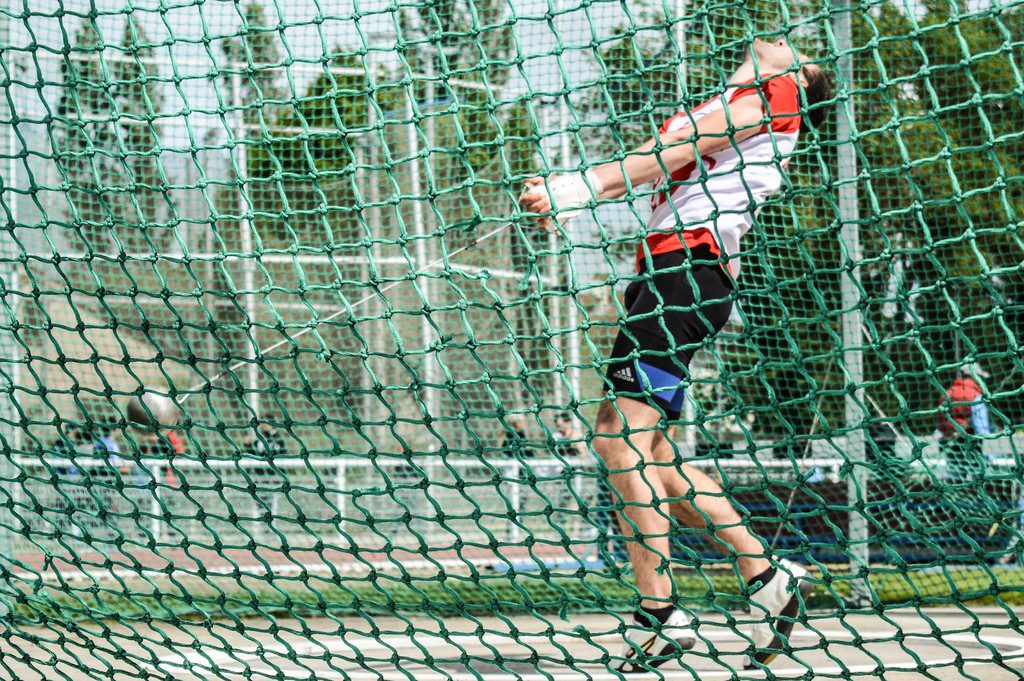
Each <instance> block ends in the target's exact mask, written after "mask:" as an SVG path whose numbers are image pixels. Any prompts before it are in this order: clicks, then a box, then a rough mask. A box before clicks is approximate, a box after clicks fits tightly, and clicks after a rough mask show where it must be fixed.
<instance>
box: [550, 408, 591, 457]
mask: <svg viewBox="0 0 1024 681" xmlns="http://www.w3.org/2000/svg"><path fill="white" fill-rule="evenodd" d="M552 436H553V437H554V440H555V447H554V451H555V454H556V455H557V456H559V457H561V458H563V459H571V458H574V457H577V456H586V455H587V443H586V442H584V441H583V436H581V435H580V432H579V431H578V430H577V429H576V428H575V427H573V424H572V414H570V413H569V412H566V411H563V412H562V413H560V414H559V415H558V416H557V417H555V432H554V433H552Z"/></svg>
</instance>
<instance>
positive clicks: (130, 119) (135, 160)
mask: <svg viewBox="0 0 1024 681" xmlns="http://www.w3.org/2000/svg"><path fill="white" fill-rule="evenodd" d="M123 42H124V45H125V50H126V52H127V54H126V55H125V56H123V57H120V58H119V59H118V61H117V62H115V68H114V74H115V82H116V83H117V84H118V90H117V94H116V98H115V101H116V102H117V105H118V110H119V111H118V124H119V126H118V127H119V133H120V139H121V142H122V144H123V147H124V152H125V153H124V159H123V171H124V173H125V177H126V178H127V181H128V186H127V189H128V195H127V197H126V200H125V201H124V202H123V203H124V204H125V206H124V208H125V211H124V212H125V215H124V220H125V223H126V224H125V227H126V229H124V230H123V231H122V232H121V234H120V238H121V239H122V240H123V242H124V243H126V244H130V245H132V246H133V247H135V248H137V249H142V250H146V251H149V250H152V251H155V252H156V253H162V252H164V251H165V250H166V249H167V248H168V246H169V245H170V243H171V241H172V239H173V233H172V230H173V227H168V226H166V225H165V224H163V221H164V219H165V215H166V213H165V204H166V202H167V184H166V182H165V179H164V178H163V169H162V167H161V164H160V140H161V124H160V120H159V119H158V118H157V116H156V114H157V112H162V111H163V102H164V96H163V93H162V92H161V91H160V88H159V83H160V82H161V81H160V77H159V76H160V74H159V68H158V66H157V61H156V59H155V51H154V50H153V48H152V47H150V46H149V44H148V41H147V39H146V34H145V32H144V31H143V28H142V25H141V24H140V23H139V21H138V19H137V18H136V17H134V16H133V17H132V18H130V19H129V20H128V21H127V23H126V24H125V30H124V41H123Z"/></svg>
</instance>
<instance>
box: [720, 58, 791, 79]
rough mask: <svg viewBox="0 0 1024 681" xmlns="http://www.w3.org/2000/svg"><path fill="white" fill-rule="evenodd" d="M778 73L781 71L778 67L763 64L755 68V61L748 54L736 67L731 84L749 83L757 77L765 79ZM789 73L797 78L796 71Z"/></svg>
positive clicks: (731, 77)
mask: <svg viewBox="0 0 1024 681" xmlns="http://www.w3.org/2000/svg"><path fill="white" fill-rule="evenodd" d="M778 73H780V71H778V70H776V69H769V68H767V67H766V66H764V65H763V64H761V65H759V66H758V67H757V68H754V61H753V60H752V59H751V58H750V57H749V56H748V57H747V58H746V59H744V60H743V63H742V64H740V67H739V68H738V69H736V71H735V72H734V73H733V74H732V76H730V78H729V84H730V85H736V84H738V83H749V82H750V81H752V80H755V79H756V80H760V81H765V80H767V79H769V78H771V77H772V76H774V75H776V74H778ZM787 75H789V76H790V77H792V78H794V79H795V78H796V74H794V73H789V74H787Z"/></svg>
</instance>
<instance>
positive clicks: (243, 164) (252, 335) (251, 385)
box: [231, 64, 260, 418]
mask: <svg viewBox="0 0 1024 681" xmlns="http://www.w3.org/2000/svg"><path fill="white" fill-rule="evenodd" d="M233 66H234V67H235V69H234V72H233V73H232V74H231V106H232V107H234V109H235V125H234V130H232V131H231V132H232V135H233V136H234V138H235V139H234V143H235V149H236V150H237V152H238V155H237V157H236V159H237V160H236V164H237V169H238V195H239V208H240V209H241V210H242V212H243V213H244V214H245V215H246V217H245V221H244V222H245V226H244V227H243V228H242V235H241V237H242V238H241V245H240V250H241V257H242V288H244V289H245V291H246V293H245V304H244V305H243V307H244V309H245V316H246V317H248V319H247V320H246V323H247V324H248V326H249V332H248V333H247V334H246V336H247V337H246V342H245V346H246V349H245V358H246V359H247V360H248V366H247V367H246V371H245V383H246V386H245V388H246V389H245V403H246V404H247V405H248V406H249V408H250V409H252V411H253V413H254V414H255V415H256V417H257V418H259V416H260V394H259V392H258V391H257V387H258V385H259V371H258V369H257V366H256V348H257V347H258V345H259V339H258V338H256V333H257V331H256V329H257V326H256V314H257V309H256V291H255V287H256V272H255V270H256V253H255V248H254V243H253V236H254V235H255V233H256V226H255V225H254V224H253V217H252V213H251V212H250V211H249V210H248V206H247V205H246V202H245V198H244V195H245V182H246V179H247V177H248V174H249V173H248V158H247V152H248V145H247V144H246V143H245V140H244V139H243V137H244V136H245V134H246V130H247V128H246V126H245V114H243V113H242V109H243V107H242V74H241V72H240V71H239V70H238V65H237V64H233Z"/></svg>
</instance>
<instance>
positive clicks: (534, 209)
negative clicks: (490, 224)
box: [519, 177, 557, 232]
mask: <svg viewBox="0 0 1024 681" xmlns="http://www.w3.org/2000/svg"><path fill="white" fill-rule="evenodd" d="M519 207H520V208H522V209H523V212H524V213H537V214H538V216H537V217H535V218H533V221H534V223H535V224H536V225H537V226H538V227H543V228H544V229H546V230H547V231H549V232H555V231H557V230H556V228H555V224H554V222H553V221H552V220H551V216H550V215H542V214H543V213H550V212H551V199H550V197H548V192H547V190H546V189H545V188H544V178H543V177H528V178H526V189H525V190H524V191H523V193H522V194H520V195H519Z"/></svg>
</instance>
